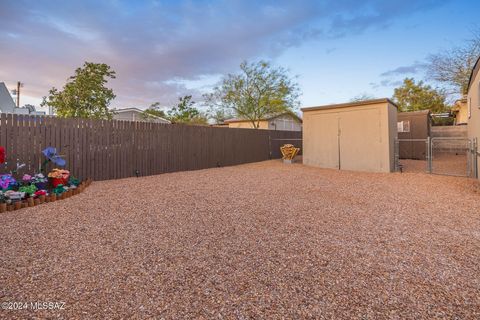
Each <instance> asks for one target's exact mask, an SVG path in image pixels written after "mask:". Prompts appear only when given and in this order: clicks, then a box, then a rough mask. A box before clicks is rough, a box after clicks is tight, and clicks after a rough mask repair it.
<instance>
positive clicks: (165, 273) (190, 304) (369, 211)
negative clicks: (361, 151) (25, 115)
mask: <svg viewBox="0 0 480 320" xmlns="http://www.w3.org/2000/svg"><path fill="white" fill-rule="evenodd" d="M92 197H94V198H93V199H92ZM0 301H1V302H4V301H22V302H30V301H40V302H43V301H52V302H55V301H63V302H65V310H41V311H38V310H37V311H34V310H32V309H31V308H29V309H27V310H15V311H11V310H9V311H6V310H0V318H9V319H11V318H18V319H21V318H22V319H24V318H32V317H36V318H45V317H49V318H56V317H59V318H65V319H75V318H76V319H81V318H83V319H113V318H137V319H143V318H149V317H154V318H162V317H163V318H166V319H188V318H195V319H202V318H203V319H210V318H228V319H232V318H233V319H247V318H292V319H301V318H333V319H342V318H343V319H347V318H348V319H350V318H362V319H382V318H389V319H405V318H409V319H421V318H424V319H432V318H449V319H451V318H458V319H475V318H477V319H478V318H480V187H479V186H478V183H477V182H474V181H472V180H469V179H465V178H454V177H444V176H436V175H426V174H414V173H404V174H399V173H395V174H370V173H354V172H345V171H342V172H339V171H335V170H326V169H318V168H312V167H306V166H302V165H299V164H296V165H283V164H282V163H281V162H279V161H267V162H262V163H255V164H248V165H242V166H236V167H228V168H218V169H208V170H201V171H194V172H180V173H172V174H163V175H159V176H152V177H146V178H131V179H123V180H116V181H105V182H96V183H93V184H92V186H91V187H90V188H88V189H87V190H86V191H85V192H84V193H83V194H81V195H78V196H76V197H73V198H70V199H67V200H64V201H60V202H56V203H50V204H46V205H43V206H41V207H36V208H29V209H24V210H21V211H17V212H7V213H4V214H1V215H0Z"/></svg>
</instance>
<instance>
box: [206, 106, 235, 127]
mask: <svg viewBox="0 0 480 320" xmlns="http://www.w3.org/2000/svg"><path fill="white" fill-rule="evenodd" d="M234 116H235V115H234V114H233V113H232V112H231V111H230V110H225V109H219V108H211V109H210V110H209V113H208V117H209V118H210V119H212V120H213V121H214V123H215V124H222V123H224V122H225V120H227V119H231V118H233V117H234Z"/></svg>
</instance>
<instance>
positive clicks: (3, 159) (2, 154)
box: [0, 147, 5, 163]
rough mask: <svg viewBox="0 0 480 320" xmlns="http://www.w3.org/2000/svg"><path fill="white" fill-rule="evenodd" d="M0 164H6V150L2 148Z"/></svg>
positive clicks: (0, 150)
mask: <svg viewBox="0 0 480 320" xmlns="http://www.w3.org/2000/svg"><path fill="white" fill-rule="evenodd" d="M0 163H5V148H4V147H0Z"/></svg>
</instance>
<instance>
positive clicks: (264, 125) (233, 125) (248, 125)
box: [228, 121, 268, 129]
mask: <svg viewBox="0 0 480 320" xmlns="http://www.w3.org/2000/svg"><path fill="white" fill-rule="evenodd" d="M228 127H229V128H241V129H253V124H252V123H251V122H250V121H238V122H230V123H229V124H228ZM258 129H268V121H260V123H259V127H258Z"/></svg>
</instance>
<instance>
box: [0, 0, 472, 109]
mask: <svg viewBox="0 0 480 320" xmlns="http://www.w3.org/2000/svg"><path fill="white" fill-rule="evenodd" d="M479 12H480V1H478V0H458V1H453V0H426V1H422V0H388V1H386V0H366V1H361V0H333V1H327V0H324V1H322V0H318V1H306V0H297V1H282V0H277V1H274V0H272V1H268V0H266V1H262V0H257V1H250V0H235V1H234V0H232V1H214V0H213V1H207V0H198V1H193V0H190V1H183V0H177V1H160V0H157V1H155V0H151V1H121V0H105V1H96V0H84V1H73V0H70V1H50V0H44V1H35V0H33V1H23V0H11V1H10V0H0V82H5V83H6V84H7V86H8V88H9V89H14V88H15V85H16V82H17V81H22V82H23V83H24V84H25V85H24V87H23V88H22V95H21V104H22V105H23V104H26V103H29V104H33V105H36V106H38V105H39V104H40V102H41V100H42V97H43V96H45V95H47V93H48V90H49V89H50V88H52V87H56V88H59V89H61V88H62V87H63V85H64V84H65V82H66V80H67V79H68V77H69V76H71V75H72V74H73V73H74V70H75V69H76V68H77V67H80V66H81V65H82V64H83V63H84V62H85V61H89V62H98V63H106V64H108V65H110V66H111V67H112V69H113V70H115V71H116V74H117V78H116V79H114V80H111V81H110V82H109V83H108V86H109V87H111V88H113V89H114V92H115V94H116V95H117V97H116V99H115V100H114V101H113V102H112V104H111V107H115V108H125V107H139V108H141V109H144V108H147V107H148V106H149V105H150V104H152V103H154V102H160V104H161V105H164V106H171V105H173V104H174V103H175V102H176V101H177V99H178V97H180V96H183V95H186V94H191V95H193V97H194V99H195V100H196V101H201V96H202V94H203V93H206V92H209V90H211V89H212V87H213V86H214V85H215V84H216V83H217V82H218V81H220V79H221V78H222V75H225V74H228V73H235V72H238V70H239V64H240V63H241V62H242V61H244V60H247V61H251V62H252V61H258V60H260V59H263V60H268V61H271V62H272V63H273V64H274V65H278V66H282V67H285V68H287V69H288V70H289V74H290V76H291V77H294V78H295V79H296V81H297V82H298V83H299V86H300V89H301V92H302V95H301V97H300V105H301V106H315V105H324V104H330V103H342V102H346V101H349V100H351V99H352V98H354V97H356V96H359V95H363V94H366V95H369V96H373V97H377V98H383V97H391V96H392V95H393V89H394V88H395V87H396V86H398V85H399V83H401V80H402V79H403V78H405V77H414V78H416V79H425V80H426V81H429V79H428V78H426V75H425V64H426V61H427V58H428V56H429V55H430V54H435V53H438V52H441V51H442V50H446V49H449V48H452V47H454V46H459V45H462V43H464V42H465V41H467V40H468V39H469V38H471V36H472V32H473V31H474V30H479V29H480V19H479V18H478V13H479ZM434 85H435V84H434Z"/></svg>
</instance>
